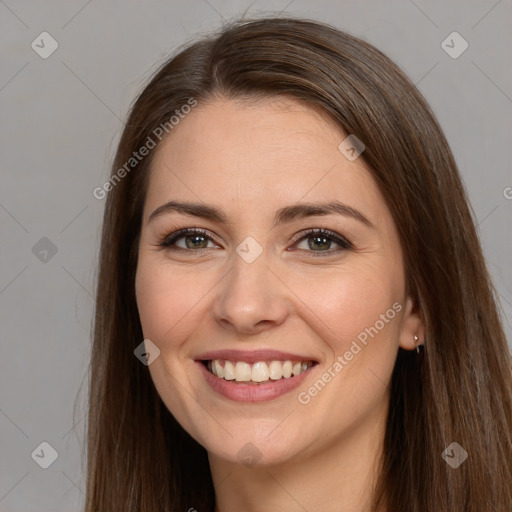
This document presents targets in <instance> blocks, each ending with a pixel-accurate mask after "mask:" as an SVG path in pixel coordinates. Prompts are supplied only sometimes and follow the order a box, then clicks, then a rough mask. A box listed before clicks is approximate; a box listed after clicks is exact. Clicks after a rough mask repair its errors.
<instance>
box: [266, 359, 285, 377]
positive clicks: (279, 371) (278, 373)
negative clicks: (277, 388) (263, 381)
mask: <svg viewBox="0 0 512 512" xmlns="http://www.w3.org/2000/svg"><path fill="white" fill-rule="evenodd" d="M268 373H269V376H270V378H271V379H272V380H278V379H280V378H281V377H282V376H283V366H282V365H281V363H280V362H279V361H272V362H271V363H270V364H269V366H268Z"/></svg>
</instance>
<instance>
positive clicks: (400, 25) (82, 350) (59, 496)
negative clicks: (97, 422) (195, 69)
mask: <svg viewBox="0 0 512 512" xmlns="http://www.w3.org/2000/svg"><path fill="white" fill-rule="evenodd" d="M245 11H247V16H251V15H257V14H262V13H267V14H277V13H279V12H281V11H284V12H286V13H288V14H292V15H295V16H303V17H309V18H313V19H317V20H323V21H327V22H329V23H331V24H333V25H335V26H337V27H339V28H341V29H344V30H347V31H348V32H350V33H352V34H354V35H357V36H359V37H362V38H364V39H366V40H368V41H369V42H371V43H373V44H374V45H376V46H377V47H378V48H379V49H381V50H382V51H384V52H385V53H386V54H387V55H389V56H390V57H391V58H392V59H394V60H395V61H396V62H397V63H398V64H399V65H400V66H401V67H402V69H403V70H404V71H405V72H406V73H407V74H408V75H409V76H410V77H411V78H412V80H413V81H414V82H415V83H416V84H417V85H418V87H419V89H420V90H421V91H422V93H423V94H424V95H425V96H426V98H427V100H428V101H429V102H430V104H431V106H432V108H433V110H434V112H435V113H436V115H437V116H438V119H439V121H440V123H441V126H442V127H443V129H444V130H445V132H446V135H447V137H448V140H449V142H450V144H451V147H452V149H453V151H454V154H455V157H456V160H457V163H458V165H459V167H460V171H461V173H462V176H463V179H464V182H465V184H466V187H467V190H468V193H469V196H470V198H471V201H472V205H473V208H474V212H475V218H476V221H477V223H478V224H479V232H480V236H481V240H482V243H483V246H484V250H485V254H486V257H487V261H488V264H489V268H490V270H491V273H492V275H493V278H494V281H495V285H496V287H497V289H498V291H499V293H500V296H501V301H502V305H503V310H504V313H505V327H506V329H507V334H508V339H509V340H511V339H512V337H511V336H510V334H511V327H510V319H511V318H512V271H511V266H510V261H511V259H510V255H511V237H510V232H511V231H510V226H511V225H512V200H510V199H507V197H506V196H507V195H508V197H509V198H510V197H512V189H510V188H507V187H512V175H511V172H510V167H509V162H510V146H511V137H510V135H511V124H512V123H511V109H512V87H511V82H512V66H511V65H510V64H511V58H510V57H511V52H510V50H511V48H512V41H511V39H512V31H511V26H510V24H511V22H510V20H512V2H511V1H507V0H501V1H496V0H481V1H474V0H473V1H467V0H457V1H450V2H445V1H444V2H443V1H430V0H428V1H427V0H414V1H412V0H394V1H364V2H361V1H360V2H357V1H339V2H334V1H330V2H328V1H316V2H313V1H309V2H307V1H303V0H294V1H290V0H282V1H277V0H276V1H256V2H253V3H251V2H250V0H246V1H236V0H231V1H220V0H190V1H187V2H185V1H167V2H164V1H134V0H130V1H124V2H120V1H119V0H117V1H103V2H100V1H99V0H91V1H87V0H73V1H68V2H63V1H62V2H57V1H48V0H47V1H45V2H36V1H32V2H29V1H16V0H5V1H1V0H0V37H1V64H0V112H1V120H2V123H1V127H0V130H1V134H0V144H1V154H2V158H1V164H0V165H1V182H0V225H1V233H2V243H1V246H0V247H1V248H0V254H1V267H0V323H1V326H2V337H1V343H2V347H1V350H2V357H1V360H0V432H1V444H0V511H4V512H12V511H16V512H21V511H38V512H45V511H48V512H49V511H52V512H59V511H66V512H69V511H75V510H77V511H78V510H80V509H81V507H82V506H83V501H84V493H83V491H84V489H85V485H84V484H85V478H84V476H85V473H84V471H83V470H84V466H83V462H82V456H81V453H82V450H83V449H84V448H85V444H84V427H85V421H84V415H85V400H86V388H87V379H86V377H85V375H86V371H87V365H88V358H89V353H90V328H91V324H92V315H93V310H94V304H93V290H94V279H95V273H96V258H97V253H98V247H99V235H100V228H101V215H102V211H103V206H104V200H103V201H102V200H97V199H95V198H94V197H93V194H92V191H93V189H94V188H95V187H98V186H101V185H102V184H103V183H104V181H105V179H106V178H107V176H108V171H109V165H110V163H111V160H112V156H113V152H114V150H115V146H116V143H117V141H118V140H119V135H120V130H121V128H122V121H121V120H122V119H124V118H125V116H126V113H127V110H128V107H129V105H130V103H131V101H132V100H133V98H134V96H135V94H136V93H137V92H138V91H140V87H141V84H142V83H143V82H144V81H145V80H146V79H147V77H148V76H149V75H150V73H151V72H152V71H153V70H155V68H156V67H157V65H158V64H159V63H160V62H162V60H163V59H164V58H165V56H166V55H167V54H168V53H169V52H170V51H172V50H173V49H174V48H175V47H176V46H177V45H179V44H182V43H183V42H185V41H188V40H190V39H191V38H192V37H194V35H195V34H197V33H200V32H205V31H210V30H212V29H214V28H216V27H219V26H220V25H221V24H222V23H223V21H225V20H230V19H232V18H235V17H239V16H241V15H242V14H243V13H244V12H245ZM43 31H47V32H48V33H50V34H51V36H52V37H53V38H54V39H55V40H56V41H57V43H58V49H57V50H56V51H55V52H54V53H53V54H52V55H50V56H49V57H48V58H46V59H43V58H41V57H40V56H39V54H38V53H36V51H34V50H33V49H32V47H31V43H32V42H33V41H34V40H35V42H36V43H38V44H39V46H40V47H41V46H43V45H44V50H45V51H47V50H48V49H49V48H50V46H49V41H48V39H45V42H43V43H41V38H38V36H39V34H41V33H42V32H43ZM453 31H457V32H459V33H460V34H461V36H462V37H463V38H464V39H465V40H466V41H467V43H468V44H469V47H468V49H467V50H466V51H465V52H464V53H462V55H460V56H459V57H458V58H452V57H451V56H450V55H448V53H446V51H445V50H444V49H443V47H442V45H441V43H442V42H443V41H444V40H445V39H446V38H447V36H448V35H449V34H451V33H452V32H453ZM446 44H448V45H451V46H454V49H452V51H454V50H457V49H459V48H461V46H460V41H454V43H452V42H451V40H450V39H449V40H448V42H447V43H446ZM42 50H43V49H42V48H41V49H40V51H42ZM507 191H508V192H507ZM43 237H46V238H47V239H49V240H50V241H51V242H49V241H48V240H46V239H43V240H42V241H41V239H42V238H43ZM34 247H35V248H34ZM52 249H53V252H54V251H55V249H56V250H57V252H56V253H55V254H53V253H52ZM45 251H46V252H45ZM43 441H46V442H48V443H49V444H50V445H51V446H52V447H53V448H54V449H55V450H56V451H57V452H58V458H57V459H56V460H55V462H54V463H53V464H52V465H51V466H50V467H49V468H48V469H42V468H41V467H39V465H38V464H36V462H35V460H43V459H44V458H45V457H46V460H49V459H48V457H49V456H50V455H49V452H48V449H46V451H43V452H41V449H38V451H36V454H37V453H38V454H39V456H40V457H39V459H38V458H37V456H34V459H33V458H32V457H31V454H32V453H33V451H34V450H35V449H36V448H37V447H38V446H39V445H40V443H41V442H43ZM43 450H45V448H44V447H43ZM41 453H44V455H42V454H41Z"/></svg>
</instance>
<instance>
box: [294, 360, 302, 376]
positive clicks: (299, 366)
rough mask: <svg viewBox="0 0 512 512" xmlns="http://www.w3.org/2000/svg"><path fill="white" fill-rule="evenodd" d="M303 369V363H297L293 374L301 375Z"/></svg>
mask: <svg viewBox="0 0 512 512" xmlns="http://www.w3.org/2000/svg"><path fill="white" fill-rule="evenodd" d="M301 370H302V363H295V364H294V365H293V368H292V373H293V375H299V373H301Z"/></svg>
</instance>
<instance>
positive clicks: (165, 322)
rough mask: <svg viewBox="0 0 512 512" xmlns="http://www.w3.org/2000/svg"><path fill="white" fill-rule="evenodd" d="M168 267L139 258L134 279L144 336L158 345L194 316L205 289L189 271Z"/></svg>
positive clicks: (174, 337)
mask: <svg viewBox="0 0 512 512" xmlns="http://www.w3.org/2000/svg"><path fill="white" fill-rule="evenodd" d="M170 274H171V270H170V268H168V267H167V266H166V265H165V264H164V265H162V264H161V263H160V264H152V263H151V261H148V259H145V258H144V257H143V258H141V259H140V261H139V266H138V268H137V275H136V279H135V289H136V297H137V307H138V310H139V316H140V321H141V325H142V330H143V333H144V337H145V338H149V339H151V340H152V341H155V342H156V343H157V345H159V346H160V348H164V346H167V345H169V342H170V340H171V339H176V334H177V332H179V331H183V329H184V327H185V326H186V325H187V324H188V323H189V322H190V319H193V317H194V314H195V311H196V310H198V309H199V308H200V299H201V295H204V293H205V292H204V290H205V289H208V288H206V286H205V285H204V284H203V285H202V286H200V283H198V282H197V279H196V278H195V277H194V276H193V275H192V274H190V273H180V272H176V271H173V272H172V278H171V276H170Z"/></svg>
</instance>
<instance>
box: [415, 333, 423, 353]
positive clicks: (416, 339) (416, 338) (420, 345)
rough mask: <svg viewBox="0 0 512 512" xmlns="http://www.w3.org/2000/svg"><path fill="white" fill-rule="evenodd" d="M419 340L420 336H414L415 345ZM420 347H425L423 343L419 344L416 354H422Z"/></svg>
mask: <svg viewBox="0 0 512 512" xmlns="http://www.w3.org/2000/svg"><path fill="white" fill-rule="evenodd" d="M418 340H419V338H418V336H414V341H415V343H417V342H418ZM420 347H423V343H421V344H419V345H416V353H417V354H419V353H420Z"/></svg>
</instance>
